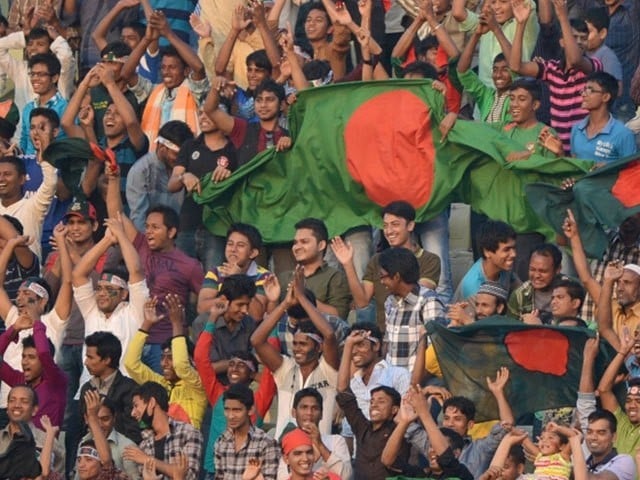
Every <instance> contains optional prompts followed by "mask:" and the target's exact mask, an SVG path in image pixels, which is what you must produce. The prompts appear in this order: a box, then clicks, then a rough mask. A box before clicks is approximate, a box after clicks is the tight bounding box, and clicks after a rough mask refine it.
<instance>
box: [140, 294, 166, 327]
mask: <svg viewBox="0 0 640 480" xmlns="http://www.w3.org/2000/svg"><path fill="white" fill-rule="evenodd" d="M157 306H158V297H149V298H147V300H146V301H145V302H144V320H145V322H149V323H150V324H151V325H155V324H156V323H158V322H159V321H160V320H162V318H163V316H161V315H158V312H157V310H156V307H157Z"/></svg>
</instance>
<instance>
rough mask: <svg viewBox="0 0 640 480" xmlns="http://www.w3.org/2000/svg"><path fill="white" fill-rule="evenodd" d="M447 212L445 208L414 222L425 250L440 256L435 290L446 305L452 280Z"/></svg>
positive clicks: (451, 287)
mask: <svg viewBox="0 0 640 480" xmlns="http://www.w3.org/2000/svg"><path fill="white" fill-rule="evenodd" d="M449 213H450V208H446V209H445V210H444V211H443V212H442V213H440V214H439V215H438V216H437V217H435V218H433V219H431V220H429V221H428V222H422V223H417V224H416V230H415V231H416V235H418V238H419V239H420V244H421V245H422V248H424V249H425V250H427V251H429V252H431V253H435V254H436V255H438V256H439V257H440V279H439V280H438V288H437V289H436V292H438V295H439V296H440V300H442V302H443V303H444V304H445V305H446V304H448V303H451V299H452V298H453V280H452V279H451V258H450V256H449Z"/></svg>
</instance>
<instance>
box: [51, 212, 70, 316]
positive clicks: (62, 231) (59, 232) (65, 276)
mask: <svg viewBox="0 0 640 480" xmlns="http://www.w3.org/2000/svg"><path fill="white" fill-rule="evenodd" d="M67 232H68V231H67V227H66V226H65V225H64V224H63V223H59V224H58V225H56V226H55V228H54V229H53V238H54V239H55V240H56V244H57V246H58V259H59V261H60V290H58V296H57V298H56V303H55V304H54V306H53V308H54V309H55V311H56V313H57V314H58V316H59V317H60V318H61V319H62V320H67V319H68V318H69V315H71V307H72V306H73V288H72V287H71V275H72V271H73V264H72V263H71V253H70V252H69V245H67V242H66V240H65V238H66V236H67Z"/></svg>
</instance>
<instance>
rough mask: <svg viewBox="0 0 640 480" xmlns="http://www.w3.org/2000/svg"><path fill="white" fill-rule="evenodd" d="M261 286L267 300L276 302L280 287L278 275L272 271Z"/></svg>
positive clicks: (278, 297) (280, 290)
mask: <svg viewBox="0 0 640 480" xmlns="http://www.w3.org/2000/svg"><path fill="white" fill-rule="evenodd" d="M262 288H263V289H264V294H265V295H266V297H267V300H268V301H270V302H271V303H276V302H278V300H280V295H281V294H282V288H280V282H279V281H278V277H276V276H275V275H274V274H273V273H272V274H270V275H269V276H268V277H267V278H266V279H265V281H264V285H263V286H262Z"/></svg>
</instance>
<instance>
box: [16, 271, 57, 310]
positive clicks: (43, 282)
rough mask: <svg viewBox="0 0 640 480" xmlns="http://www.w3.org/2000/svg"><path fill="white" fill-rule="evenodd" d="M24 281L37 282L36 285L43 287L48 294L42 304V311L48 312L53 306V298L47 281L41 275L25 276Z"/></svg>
mask: <svg viewBox="0 0 640 480" xmlns="http://www.w3.org/2000/svg"><path fill="white" fill-rule="evenodd" d="M23 281H24V282H27V281H29V282H33V283H37V284H38V285H40V286H41V287H42V288H44V289H45V290H46V291H47V295H48V300H47V304H46V305H45V306H44V311H45V312H48V311H49V310H51V309H52V308H53V304H54V301H55V299H54V298H53V292H52V291H51V287H50V286H49V283H48V282H47V281H46V280H45V279H44V278H42V277H27V278H25V279H24V280H23Z"/></svg>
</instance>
